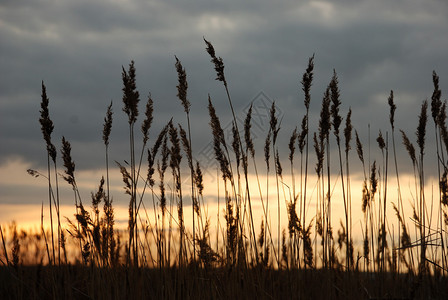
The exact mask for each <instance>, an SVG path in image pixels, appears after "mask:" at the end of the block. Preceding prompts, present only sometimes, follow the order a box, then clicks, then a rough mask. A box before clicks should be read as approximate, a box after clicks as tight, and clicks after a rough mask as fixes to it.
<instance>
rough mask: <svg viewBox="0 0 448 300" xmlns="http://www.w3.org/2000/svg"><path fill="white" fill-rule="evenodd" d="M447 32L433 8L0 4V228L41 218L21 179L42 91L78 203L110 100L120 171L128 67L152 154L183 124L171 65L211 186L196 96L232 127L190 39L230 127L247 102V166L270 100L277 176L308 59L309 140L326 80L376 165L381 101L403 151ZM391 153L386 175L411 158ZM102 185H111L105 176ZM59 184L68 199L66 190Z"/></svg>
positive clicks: (12, 0) (37, 145)
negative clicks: (252, 114) (166, 131)
mask: <svg viewBox="0 0 448 300" xmlns="http://www.w3.org/2000/svg"><path fill="white" fill-rule="evenodd" d="M447 28H448V2H447V1H445V0H395V1H388V0H376V1H367V0H363V1H354V0H336V1H266V0H262V1H259V0H257V1H254V0H249V1H235V0H230V1H217V0H213V1H210V0H193V1H175V0H163V1H162V0H150V1H148V0H96V1H87V0H79V1H69V0H3V1H1V2H0V40H1V43H0V70H1V74H2V75H1V76H0V78H1V80H0V208H1V211H0V223H2V224H3V223H7V222H10V221H11V220H13V219H17V217H15V213H17V214H18V215H19V214H23V211H24V210H26V207H27V206H26V205H29V204H32V205H33V206H28V207H33V208H32V209H33V211H32V212H31V213H32V214H33V215H34V216H35V218H36V219H39V217H40V205H41V203H42V201H47V198H45V197H46V192H47V190H46V189H45V185H44V184H42V183H45V181H44V180H43V179H42V178H32V177H31V176H29V175H28V174H27V173H26V169H28V168H33V169H36V170H40V171H41V172H45V170H46V150H45V144H44V141H43V139H42V134H41V131H40V124H39V122H38V119H39V109H40V102H41V82H42V81H44V82H45V85H46V87H47V94H48V97H49V99H50V105H49V109H50V117H51V119H52V120H53V121H54V125H55V131H54V133H53V136H52V137H53V142H54V143H55V144H56V145H57V147H58V149H59V147H60V144H61V138H62V136H65V137H66V138H67V139H68V140H69V141H70V142H71V144H72V156H73V159H74V161H75V163H76V167H77V172H84V173H81V174H83V175H84V180H86V179H89V180H90V179H92V181H90V182H89V183H88V184H87V183H86V186H85V188H86V191H87V193H89V189H90V190H94V189H95V186H97V184H98V182H99V178H100V177H101V175H103V173H102V170H103V168H104V147H103V144H102V140H101V137H102V126H103V120H104V116H105V112H106V108H107V106H108V105H109V103H110V102H111V101H112V102H113V110H114V123H113V127H112V134H111V137H110V143H111V146H110V160H111V161H112V162H113V161H114V160H117V161H120V162H122V161H123V160H125V159H126V160H127V159H128V157H129V154H128V153H129V147H128V145H129V144H128V143H129V140H128V138H129V137H128V134H127V133H128V131H127V130H128V127H127V119H126V116H125V114H124V112H123V111H122V107H123V103H122V100H121V99H122V91H121V88H122V82H121V72H122V66H124V67H125V68H127V66H128V64H129V63H130V61H131V60H134V61H135V66H136V70H137V88H138V90H139V92H140V98H141V106H140V111H141V113H143V111H144V103H145V101H146V97H147V95H148V93H151V95H152V98H153V100H154V110H155V116H154V125H153V127H152V128H151V131H150V138H151V142H150V143H151V144H152V139H153V138H154V137H155V136H156V135H157V134H158V132H159V130H160V129H161V128H162V127H163V126H164V125H165V124H166V122H168V121H169V119H170V118H173V120H174V122H175V124H177V123H181V124H185V123H186V119H185V113H184V111H183V107H182V106H181V105H180V103H179V100H178V99H177V97H176V94H177V90H176V85H177V73H176V69H175V67H174V63H175V57H174V56H175V55H176V56H177V57H178V58H179V59H180V60H181V61H182V64H183V66H184V67H185V69H186V72H187V80H188V84H189V90H188V99H189V100H190V102H191V120H192V124H191V125H192V140H193V150H194V153H195V154H194V155H195V158H196V159H197V160H199V161H200V162H201V163H203V164H204V166H205V169H206V171H207V167H209V171H210V170H212V171H210V172H212V173H213V172H214V173H213V174H215V173H216V171H213V170H215V169H213V167H212V166H211V165H209V164H208V162H207V157H206V152H207V149H208V147H209V145H210V142H211V141H212V135H211V130H210V128H209V126H208V122H209V116H208V112H207V97H208V94H210V97H211V98H212V100H213V102H214V105H215V107H216V109H217V112H218V114H219V116H220V118H221V122H222V123H223V126H224V125H227V124H229V122H230V121H231V114H230V110H229V107H228V103H227V99H226V94H225V90H224V88H223V86H222V84H221V83H220V82H217V81H215V77H216V74H215V71H214V69H213V65H212V64H211V63H210V57H209V55H208V54H207V53H206V51H205V43H204V41H203V37H205V38H206V39H207V40H209V41H211V42H212V44H213V45H214V47H215V50H216V53H217V55H218V56H221V57H222V58H223V61H224V64H225V74H226V78H227V81H228V84H229V90H230V93H231V96H232V99H233V101H234V106H235V111H236V115H237V117H238V118H239V119H241V120H243V119H244V117H245V113H246V112H247V107H248V105H250V103H251V102H254V103H256V104H258V105H259V106H258V107H259V115H258V117H259V119H258V122H260V123H259V124H260V127H256V126H254V134H255V135H256V138H257V147H258V148H257V149H256V150H257V151H258V152H257V153H258V154H259V155H260V162H261V161H262V160H261V159H262V157H261V156H262V153H263V148H262V146H263V141H264V138H265V136H266V133H267V129H268V127H267V126H265V127H263V126H262V125H263V124H267V123H265V122H267V121H268V120H267V110H263V105H264V107H267V105H270V104H271V103H272V101H275V103H276V105H277V107H278V111H279V117H280V118H281V119H282V123H281V131H280V136H281V137H280V142H279V143H280V144H282V143H283V144H284V147H281V148H280V152H283V157H284V158H285V163H286V159H287V151H288V149H287V142H288V140H289V136H290V134H291V132H292V130H293V129H294V127H295V126H297V125H300V121H301V119H302V117H303V115H304V112H305V110H304V104H303V92H302V90H301V85H300V80H301V78H302V74H303V72H304V71H305V69H306V65H307V62H308V58H309V57H310V56H312V55H313V54H315V72H314V76H315V81H314V84H313V87H312V99H311V111H310V112H311V117H310V123H311V126H312V127H311V128H310V130H311V133H312V132H313V131H315V130H316V128H317V123H318V117H319V110H320V105H321V101H322V96H323V93H324V91H325V87H326V86H327V84H328V83H329V82H330V80H331V77H332V75H333V69H335V70H336V72H337V74H338V76H339V87H340V90H341V101H342V106H341V114H342V115H343V116H344V118H345V115H346V113H347V111H348V109H349V107H351V108H352V110H353V115H352V121H353V125H354V127H355V129H356V130H357V131H358V132H359V134H360V137H361V139H362V140H363V142H364V145H365V147H368V135H369V130H368V125H369V124H370V136H371V137H370V145H371V158H372V160H373V159H380V155H381V152H379V150H378V147H377V145H376V142H375V139H376V137H377V135H378V131H379V130H380V129H381V130H382V132H383V134H384V135H385V134H386V132H389V134H390V125H389V107H388V104H387V98H388V96H389V93H390V90H393V91H394V93H395V103H396V105H397V111H396V117H395V122H396V127H397V129H403V130H404V131H406V132H407V134H408V136H409V137H410V138H411V140H412V141H413V142H415V135H414V132H415V128H416V126H417V122H418V114H419V111H420V105H421V103H422V101H423V100H424V99H428V100H430V99H431V95H432V91H433V84H432V71H433V70H435V71H436V72H437V73H438V75H439V76H440V88H441V89H442V99H443V100H444V99H446V96H445V95H446V94H445V91H446V90H447V89H448V59H447V58H448V56H447V54H446V53H447V49H448V31H447ZM139 122H141V121H139ZM432 129H433V122H432V119H431V118H429V122H428V138H427V145H428V146H427V150H426V153H427V155H432V157H431V158H432V159H431V160H428V173H430V172H431V171H434V166H435V160H434V159H433V157H434V153H435V150H434V147H433V145H434V132H433V131H432ZM332 138H333V137H332ZM398 138H399V137H398ZM398 141H401V139H398ZM353 148H354V147H353ZM399 148H400V149H399V152H398V154H399V155H400V158H399V164H400V166H401V168H402V169H403V170H406V171H410V170H411V168H410V167H409V164H410V159H409V158H408V157H407V154H406V153H405V151H404V147H403V146H401V143H399ZM366 151H367V150H366ZM59 153H60V152H59V151H58V154H59ZM353 157H354V158H353V159H354V160H353V162H354V167H353V168H354V169H353V172H355V171H356V170H360V169H359V167H360V165H359V162H358V161H357V160H356V159H357V158H356V156H355V151H354V150H353ZM312 159H314V153H312ZM313 164H314V163H313ZM59 165H60V166H62V163H61V162H59ZM357 168H358V169H357ZM312 169H314V167H312ZM60 172H62V168H61V170H60ZM114 172H115V173H116V174H115V175H114V176H116V182H117V184H118V185H121V182H120V178H119V176H120V174H119V172H118V170H116V169H114ZM403 172H404V171H403ZM81 174H80V175H79V177H81ZM94 178H95V179H94ZM80 180H82V179H81V178H80ZM93 180H94V181H93ZM61 184H63V185H64V187H65V188H67V191H66V192H67V195H69V192H70V189H69V187H66V184H65V183H62V182H61ZM86 197H87V198H88V197H89V194H86ZM119 197H124V194H123V193H122V189H121V186H119V187H117V190H116V198H119ZM72 200H73V199H72V198H70V197H68V196H67V197H66V198H65V199H64V204H67V205H69V204H72ZM45 203H46V202H45ZM117 203H119V202H118V201H117ZM124 205H126V202H124ZM28 213H29V211H28ZM23 218H25V217H23Z"/></svg>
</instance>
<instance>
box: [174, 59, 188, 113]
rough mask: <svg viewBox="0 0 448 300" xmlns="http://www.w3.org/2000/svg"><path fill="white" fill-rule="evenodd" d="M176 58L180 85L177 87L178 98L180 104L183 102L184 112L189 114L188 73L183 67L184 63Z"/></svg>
mask: <svg viewBox="0 0 448 300" xmlns="http://www.w3.org/2000/svg"><path fill="white" fill-rule="evenodd" d="M174 57H175V58H176V70H177V77H178V81H179V85H177V97H178V98H179V100H180V102H182V105H183V107H184V110H185V112H186V113H187V114H188V113H189V112H190V101H188V99H187V90H188V82H187V73H186V72H185V69H184V68H183V67H182V63H181V62H180V60H179V59H178V58H177V56H174Z"/></svg>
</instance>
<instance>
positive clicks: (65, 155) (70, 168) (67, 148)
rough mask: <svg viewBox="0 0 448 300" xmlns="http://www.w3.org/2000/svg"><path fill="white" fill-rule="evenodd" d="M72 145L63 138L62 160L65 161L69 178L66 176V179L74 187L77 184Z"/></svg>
mask: <svg viewBox="0 0 448 300" xmlns="http://www.w3.org/2000/svg"><path fill="white" fill-rule="evenodd" d="M71 150H72V148H71V145H70V143H69V142H68V141H67V140H66V139H65V137H62V150H61V152H62V159H63V161H64V167H65V174H66V175H67V176H64V179H65V180H66V181H67V182H68V183H69V184H70V185H72V186H74V184H75V174H74V172H75V163H74V162H73V161H72V157H71Z"/></svg>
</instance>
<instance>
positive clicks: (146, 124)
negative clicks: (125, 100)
mask: <svg viewBox="0 0 448 300" xmlns="http://www.w3.org/2000/svg"><path fill="white" fill-rule="evenodd" d="M153 112H154V107H153V100H152V98H151V93H149V95H148V101H147V102H146V110H145V120H144V121H143V123H142V133H143V144H145V145H146V142H148V139H149V136H148V132H149V128H151V124H152V120H153V116H152V114H153Z"/></svg>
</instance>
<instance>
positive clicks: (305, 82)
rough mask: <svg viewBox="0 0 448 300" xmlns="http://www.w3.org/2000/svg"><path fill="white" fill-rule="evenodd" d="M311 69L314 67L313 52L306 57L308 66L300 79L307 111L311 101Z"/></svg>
mask: <svg viewBox="0 0 448 300" xmlns="http://www.w3.org/2000/svg"><path fill="white" fill-rule="evenodd" d="M313 69H314V54H313V56H311V57H310V58H309V59H308V67H307V68H306V71H305V73H304V74H303V76H302V81H301V84H302V90H303V91H304V92H305V101H304V103H305V107H306V110H307V111H308V109H309V108H310V101H311V96H310V90H311V85H312V83H313Z"/></svg>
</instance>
